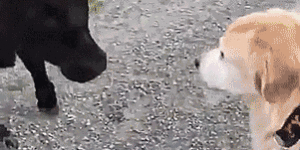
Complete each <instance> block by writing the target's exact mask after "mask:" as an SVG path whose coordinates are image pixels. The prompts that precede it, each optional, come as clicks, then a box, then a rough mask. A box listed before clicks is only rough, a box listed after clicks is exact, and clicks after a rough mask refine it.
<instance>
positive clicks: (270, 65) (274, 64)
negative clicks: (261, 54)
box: [254, 55, 299, 103]
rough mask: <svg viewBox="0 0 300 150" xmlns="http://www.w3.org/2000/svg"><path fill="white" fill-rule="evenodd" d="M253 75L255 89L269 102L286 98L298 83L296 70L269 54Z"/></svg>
mask: <svg viewBox="0 0 300 150" xmlns="http://www.w3.org/2000/svg"><path fill="white" fill-rule="evenodd" d="M265 58H266V59H265V62H264V65H263V67H262V69H261V70H259V71H257V72H256V74H255V77H254V83H255V88H256V90H257V91H258V92H259V93H260V94H261V95H262V96H263V97H264V98H265V99H266V100H267V101H268V102H270V103H276V102H279V101H282V100H286V99H287V98H289V97H290V95H291V93H292V92H293V90H294V89H295V88H297V87H298V85H299V75H298V72H296V71H293V70H292V69H291V68H289V66H287V65H285V64H284V62H282V61H279V60H278V59H276V58H274V57H273V58H272V56H271V55H268V56H267V57H265Z"/></svg>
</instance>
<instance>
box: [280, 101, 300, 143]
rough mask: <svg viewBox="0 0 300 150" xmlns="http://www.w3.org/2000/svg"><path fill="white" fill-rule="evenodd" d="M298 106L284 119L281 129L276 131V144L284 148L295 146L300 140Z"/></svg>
mask: <svg viewBox="0 0 300 150" xmlns="http://www.w3.org/2000/svg"><path fill="white" fill-rule="evenodd" d="M299 121H300V105H299V106H298V107H297V108H296V109H295V110H294V111H293V112H292V114H290V116H289V117H288V118H287V119H286V121H285V123H284V124H283V126H282V128H281V129H279V130H277V131H276V134H275V139H276V141H277V143H278V144H279V145H281V146H284V147H291V146H293V145H295V144H296V143H297V142H298V140H299V139H300V122H299Z"/></svg>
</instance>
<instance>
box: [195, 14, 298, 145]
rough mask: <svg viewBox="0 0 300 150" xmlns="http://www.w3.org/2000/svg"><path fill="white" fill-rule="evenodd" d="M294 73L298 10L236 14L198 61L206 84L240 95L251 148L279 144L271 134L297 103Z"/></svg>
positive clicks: (296, 66)
mask: <svg viewBox="0 0 300 150" xmlns="http://www.w3.org/2000/svg"><path fill="white" fill-rule="evenodd" d="M222 56H224V58H223V57H222ZM299 73H300V15H299V14H297V13H295V12H288V11H285V10H281V9H270V10H268V11H267V12H259V13H252V14H250V15H247V16H244V17H241V18H239V19H237V20H236V21H235V22H234V23H232V24H231V25H229V26H228V28H227V30H226V33H225V35H224V36H223V37H222V38H221V39H220V45H219V47H218V48H216V49H214V50H211V51H210V52H208V53H206V54H204V55H203V56H202V58H201V63H200V74H201V77H202V79H203V80H204V81H205V82H206V83H207V85H208V87H212V88H220V89H225V90H228V91H230V92H232V93H235V94H243V99H244V100H245V101H246V102H247V103H248V104H249V107H250V128H251V136H252V147H253V149H255V150H270V149H276V150H277V149H280V146H279V145H278V144H277V143H276V141H275V139H274V133H275V131H277V130H278V129H280V128H281V127H282V125H283V123H284V122H285V119H286V118H287V117H288V116H289V114H290V113H291V112H292V111H293V109H294V108H295V107H296V106H297V105H299V104H300V93H299ZM299 147H300V144H299V143H297V144H296V145H294V146H293V147H292V148H291V149H299Z"/></svg>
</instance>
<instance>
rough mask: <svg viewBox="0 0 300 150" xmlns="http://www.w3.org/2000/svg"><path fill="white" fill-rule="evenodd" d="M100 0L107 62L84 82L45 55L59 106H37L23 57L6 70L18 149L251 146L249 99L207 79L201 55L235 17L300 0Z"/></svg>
mask: <svg viewBox="0 0 300 150" xmlns="http://www.w3.org/2000/svg"><path fill="white" fill-rule="evenodd" d="M95 2H97V1H95ZM95 2H94V3H93V4H91V5H93V6H94V4H95ZM102 6H103V7H102V8H99V7H98V8H97V9H95V8H94V7H93V8H92V10H93V12H92V13H91V14H90V21H89V22H90V30H91V34H92V36H93V38H94V39H95V40H96V42H97V43H98V44H99V45H100V46H101V48H103V49H104V50H105V51H106V52H107V54H108V68H107V70H106V71H105V72H104V73H103V74H102V75H101V76H99V77H98V78H97V79H95V80H92V81H90V82H88V83H86V84H79V83H74V82H71V81H68V80H66V79H65V78H64V77H63V76H62V74H61V73H60V71H59V69H58V68H56V67H54V66H52V65H50V64H47V70H48V74H49V76H50V79H51V80H52V81H53V82H54V84H55V86H56V91H57V96H58V100H59V105H60V112H59V115H58V116H50V115H45V114H43V113H39V112H38V111H37V108H36V99H35V95H34V86H33V82H32V79H31V77H30V75H29V73H28V72H27V71H26V69H25V67H24V65H23V64H22V63H21V62H20V60H19V59H18V60H17V65H16V66H15V67H14V68H9V69H1V70H0V82H1V84H0V89H1V90H0V99H1V106H0V123H2V124H5V126H6V127H8V129H9V130H10V131H11V132H12V135H11V136H12V137H13V138H14V139H15V140H16V141H18V144H19V149H22V150H27V149H30V150H31V149H37V150H51V149H54V150H56V149H57V150H69V149H70V150H73V149H74V150H75V149H76V150H81V149H86V150H202V149H203V150H204V149H211V150H217V149H222V150H223V149H225V150H226V149H228V150H232V149H238V150H243V149H245V150H246V149H251V144H250V141H251V138H250V131H249V114H248V108H247V106H246V105H245V104H244V103H243V102H242V101H241V100H240V97H239V96H234V95H231V94H230V93H227V92H226V91H218V90H209V89H207V88H206V86H205V83H203V82H202V81H201V80H200V79H199V73H198V71H197V69H196V68H195V67H194V59H195V58H199V56H200V55H201V54H202V53H203V52H206V51H209V50H210V49H212V48H214V47H216V46H217V45H218V39H219V37H220V36H222V35H223V32H224V31H225V29H226V25H228V24H230V23H231V22H232V21H233V20H235V19H236V18H237V17H239V16H243V15H245V14H249V13H251V12H255V11H261V10H265V9H267V8H271V7H281V8H287V9H292V8H294V7H296V2H295V1H287V0H286V1H282V0H281V1H271V0H269V1H263V0H259V1H254V0H252V1H247V2H246V1H243V0H240V1H239V0H224V1H215V0H152V1H151V0H149V1H147V0H114V1H109V0H106V1H105V2H104V3H103V5H102ZM0 148H4V146H3V147H0Z"/></svg>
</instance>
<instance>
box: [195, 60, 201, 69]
mask: <svg viewBox="0 0 300 150" xmlns="http://www.w3.org/2000/svg"><path fill="white" fill-rule="evenodd" d="M199 66H200V62H199V60H198V59H197V58H196V59H195V67H196V68H197V69H199Z"/></svg>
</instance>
